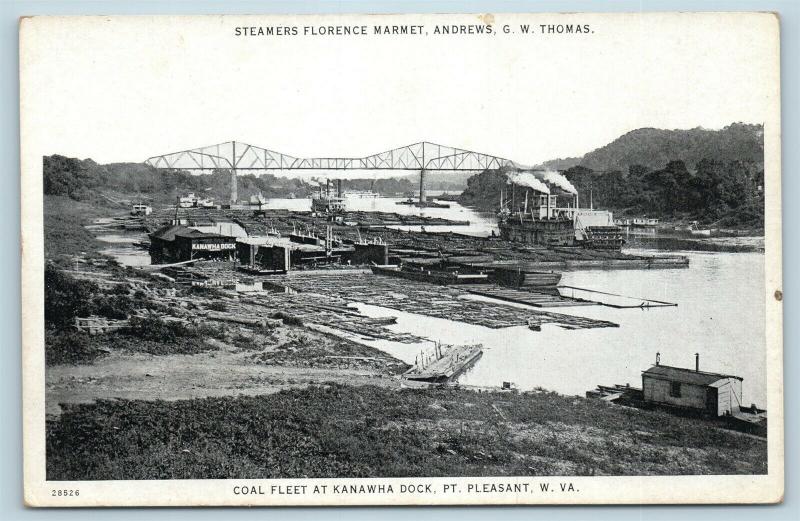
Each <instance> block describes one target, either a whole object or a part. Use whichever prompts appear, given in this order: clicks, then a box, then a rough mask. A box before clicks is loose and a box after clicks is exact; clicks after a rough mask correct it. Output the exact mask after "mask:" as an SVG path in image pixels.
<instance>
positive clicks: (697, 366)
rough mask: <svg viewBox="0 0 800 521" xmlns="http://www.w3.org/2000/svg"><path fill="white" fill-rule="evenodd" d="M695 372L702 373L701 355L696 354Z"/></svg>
mask: <svg viewBox="0 0 800 521" xmlns="http://www.w3.org/2000/svg"><path fill="white" fill-rule="evenodd" d="M694 370H695V372H697V373H699V372H700V353H695V354H694Z"/></svg>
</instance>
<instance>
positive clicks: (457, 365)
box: [403, 344, 483, 383]
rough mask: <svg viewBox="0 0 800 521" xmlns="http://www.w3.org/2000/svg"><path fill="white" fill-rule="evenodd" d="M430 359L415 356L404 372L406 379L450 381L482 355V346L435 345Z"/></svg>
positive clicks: (434, 381) (431, 381)
mask: <svg viewBox="0 0 800 521" xmlns="http://www.w3.org/2000/svg"><path fill="white" fill-rule="evenodd" d="M434 351H435V353H434V355H433V356H432V357H431V358H430V359H426V358H425V356H424V355H420V356H417V362H416V363H415V364H414V365H413V366H412V367H411V369H409V370H408V371H406V372H405V373H403V378H404V379H406V380H416V381H420V382H430V383H445V382H450V381H452V380H454V379H455V378H457V377H458V376H459V375H461V374H462V373H464V371H466V370H467V369H469V368H470V367H472V366H473V365H474V364H475V363H476V362H477V361H478V359H479V358H480V357H481V356H482V355H483V346H482V345H480V344H478V345H467V346H436V348H435V349H434Z"/></svg>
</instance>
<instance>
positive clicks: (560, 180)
mask: <svg viewBox="0 0 800 521" xmlns="http://www.w3.org/2000/svg"><path fill="white" fill-rule="evenodd" d="M541 176H542V178H543V179H544V180H545V181H547V182H548V183H550V184H554V185H556V186H557V187H559V188H561V189H562V190H564V191H566V192H569V193H571V194H577V193H578V190H576V189H575V187H574V186H572V183H570V182H569V179H567V178H566V177H564V176H563V175H561V174H559V173H558V172H553V171H552V170H547V171H546V172H541Z"/></svg>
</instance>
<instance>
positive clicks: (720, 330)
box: [20, 13, 784, 507]
mask: <svg viewBox="0 0 800 521" xmlns="http://www.w3.org/2000/svg"><path fill="white" fill-rule="evenodd" d="M779 27H780V21H779V18H778V16H777V15H775V14H772V13H617V14H597V13H570V14H558V13H528V14H437V15H431V14H426V15H412V14H402V15H296V16H295V15H292V16H288V15H282V16H273V15H270V16H266V15H265V16H262V15H250V16H71V17H70V16H67V17H62V16H35V17H28V18H23V19H21V20H20V104H21V122H20V128H21V146H22V172H21V190H22V191H21V201H22V230H21V233H22V274H21V276H22V310H23V313H22V315H23V317H22V318H23V324H22V326H23V345H22V350H23V367H22V370H23V384H24V389H23V400H24V408H23V410H24V418H23V427H24V484H25V502H26V504H27V505H30V506H47V507H75V506H159V505H167V506H187V505H192V506H206V505H208V506H214V505H242V506H245V505H305V506H309V505H334V506H335V505H445V504H446V505H481V504H629V503H647V504H651V503H775V502H780V501H782V498H783V490H784V488H783V486H784V485H783V484H784V481H783V468H784V463H783V451H784V449H783V446H784V434H783V366H782V353H783V340H782V321H783V318H782V317H783V315H782V286H781V285H782V265H781V163H780V151H781V126H780V124H781V118H780V58H779V56H780V49H779V31H780V29H779Z"/></svg>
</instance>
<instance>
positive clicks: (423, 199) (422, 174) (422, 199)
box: [419, 168, 428, 205]
mask: <svg viewBox="0 0 800 521" xmlns="http://www.w3.org/2000/svg"><path fill="white" fill-rule="evenodd" d="M427 200H428V197H427V195H426V194H425V169H424V168H423V169H422V170H420V171H419V204H420V205H423V204H425V202H426V201H427Z"/></svg>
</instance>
